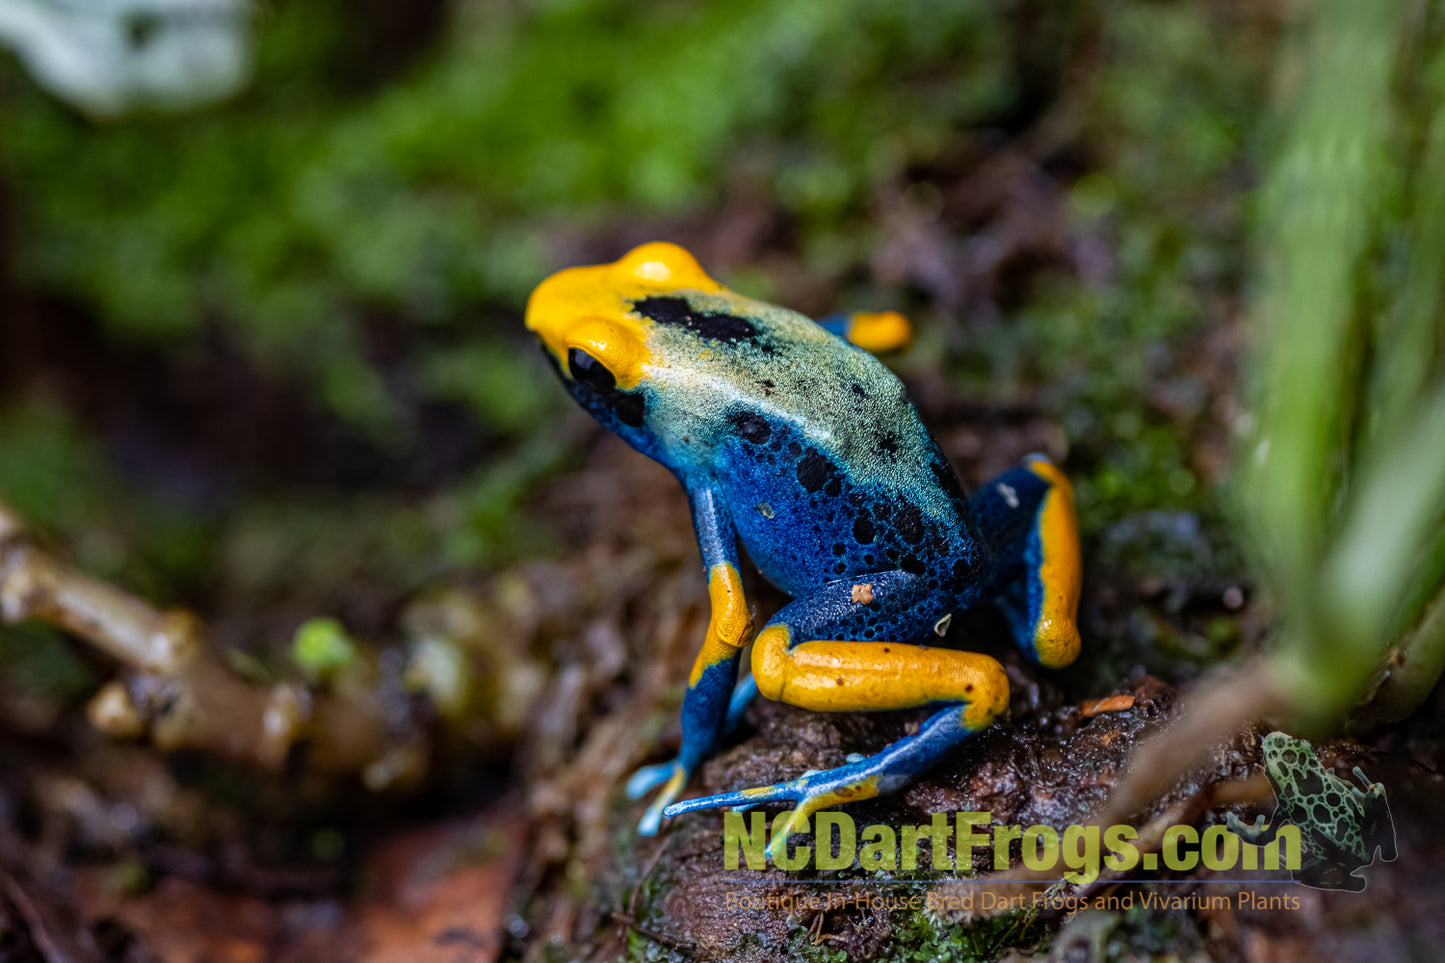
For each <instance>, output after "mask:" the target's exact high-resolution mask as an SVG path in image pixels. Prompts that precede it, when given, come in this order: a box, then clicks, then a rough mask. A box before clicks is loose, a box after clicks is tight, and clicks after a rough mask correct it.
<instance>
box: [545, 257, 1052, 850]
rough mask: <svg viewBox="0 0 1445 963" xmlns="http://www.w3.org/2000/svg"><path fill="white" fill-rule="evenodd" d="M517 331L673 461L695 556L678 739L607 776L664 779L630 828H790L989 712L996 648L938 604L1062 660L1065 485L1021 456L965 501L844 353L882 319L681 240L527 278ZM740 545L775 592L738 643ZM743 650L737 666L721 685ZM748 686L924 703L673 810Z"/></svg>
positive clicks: (878, 382) (742, 615) (870, 363)
mask: <svg viewBox="0 0 1445 963" xmlns="http://www.w3.org/2000/svg"><path fill="white" fill-rule="evenodd" d="M527 327H528V328H530V329H531V330H532V331H533V332H535V333H536V335H537V336H538V337H539V338H540V339H541V342H542V346H543V348H544V349H545V353H546V355H547V357H548V359H549V360H550V361H551V362H552V363H553V365H554V366H555V368H556V369H557V373H558V374H559V375H560V376H561V378H562V383H563V384H564V385H565V386H566V388H567V391H568V392H569V393H570V394H571V395H572V397H573V398H574V399H576V400H577V402H578V403H579V404H580V405H582V407H584V408H586V409H587V410H588V411H589V412H591V413H592V414H593V415H594V416H596V418H597V419H598V420H599V421H601V422H602V423H603V424H604V425H606V426H607V427H608V428H610V429H611V430H612V431H614V432H616V433H617V434H618V435H620V436H621V437H622V438H623V440H625V441H626V442H627V443H628V444H630V445H631V446H632V447H633V448H636V449H637V450H638V451H640V452H642V453H643V454H645V455H647V456H649V457H651V458H653V459H656V460H657V461H659V462H661V463H662V464H663V465H665V466H667V468H668V469H670V470H671V471H672V472H673V474H675V475H676V476H677V478H678V480H679V481H680V482H681V483H682V485H683V487H684V488H685V489H686V490H687V495H688V499H689V502H690V504H691V508H692V516H693V522H694V524H695V526H696V529H697V540H698V544H699V546H700V548H701V551H702V559H703V564H704V566H705V568H706V572H707V580H708V594H709V596H710V599H711V604H712V615H711V620H710V621H709V624H708V628H707V634H706V636H705V637H704V639H703V641H702V648H701V651H700V652H699V653H698V656H697V661H696V663H695V664H694V665H693V668H692V674H691V676H690V678H689V679H688V687H687V694H686V696H685V697H684V699H683V704H682V746H681V750H680V751H679V753H678V755H677V758H675V759H673V760H672V761H670V762H667V763H663V764H661V765H653V766H648V767H645V768H643V769H641V770H640V771H638V772H637V773H636V774H635V775H634V776H633V778H632V779H631V780H630V781H629V783H628V791H629V793H630V795H631V796H632V797H633V798H639V797H641V796H643V795H645V794H647V793H648V792H650V791H652V790H653V789H656V788H657V787H659V786H661V787H662V788H661V791H660V792H659V793H658V795H657V796H656V798H655V800H654V801H653V803H652V804H651V806H650V807H649V808H648V810H647V812H646V814H645V815H644V816H643V818H642V822H641V826H640V829H641V831H642V832H643V833H645V834H652V833H655V832H656V831H657V829H658V827H659V825H660V823H661V820H662V819H663V818H664V817H672V816H675V815H678V814H679V813H684V812H688V811H690V810H695V809H707V808H712V807H720V806H734V807H739V808H746V807H750V806H753V805H757V804H759V803H771V802H786V803H790V804H791V807H792V809H793V810H794V812H795V816H794V817H793V820H794V821H796V820H798V819H801V818H803V817H806V816H807V815H808V814H809V813H811V812H813V811H815V810H817V809H820V808H823V807H825V806H831V805H834V804H837V803H840V802H845V801H848V800H856V799H866V798H869V797H872V796H877V795H880V794H884V793H890V792H894V791H896V790H897V789H899V788H900V787H902V786H904V785H906V784H907V783H908V782H910V781H911V780H913V779H914V778H916V777H917V776H918V775H919V774H920V773H921V772H923V771H924V770H925V769H927V768H928V767H930V766H932V765H933V764H934V763H935V762H937V761H938V760H939V759H940V758H941V757H942V756H943V755H945V754H946V753H947V752H948V751H949V750H950V749H951V748H953V747H954V746H956V745H958V744H959V743H960V742H961V741H962V740H964V739H966V738H968V737H969V736H970V735H972V734H974V733H976V732H978V731H979V730H981V729H983V728H984V727H986V726H987V725H989V723H990V722H992V721H993V719H994V718H995V717H996V716H997V715H998V714H999V713H1000V712H1002V711H1003V710H1004V708H1005V707H1006V706H1007V705H1008V691H1009V687H1008V680H1007V677H1006V676H1005V674H1004V670H1003V667H1002V666H1000V665H999V663H998V662H997V661H995V660H994V659H992V658H990V657H988V656H986V655H980V654H977V653H973V652H966V651H960V650H958V649H954V648H949V647H945V646H944V645H942V644H941V643H942V642H943V637H944V635H945V633H946V632H947V629H948V626H949V622H950V620H951V619H952V617H953V614H954V613H956V612H961V611H964V610H968V609H972V608H974V607H976V606H980V605H984V604H990V603H991V604H994V605H997V606H998V607H999V608H1000V609H1002V611H1003V612H1004V614H1005V616H1006V617H1007V619H1008V621H1009V623H1010V625H1011V628H1012V631H1013V635H1014V637H1015V640H1016V641H1017V643H1018V645H1019V646H1020V647H1021V648H1022V649H1023V651H1024V652H1026V653H1027V654H1028V655H1029V656H1031V657H1032V658H1034V659H1035V660H1037V661H1038V662H1039V663H1041V664H1042V665H1045V666H1050V667H1057V666H1064V665H1068V664H1069V663H1070V662H1072V661H1073V660H1074V658H1075V657H1076V656H1077V655H1078V653H1079V644H1080V642H1079V632H1078V629H1077V627H1076V625H1075V616H1076V611H1077V608H1078V601H1079V580H1080V565H1079V538H1078V528H1077V524H1076V522H1075V518H1074V501H1073V493H1072V490H1071V488H1070V487H1069V483H1068V481H1067V479H1065V477H1064V475H1063V474H1062V473H1061V472H1060V471H1059V470H1058V469H1057V468H1055V467H1054V466H1053V465H1052V464H1050V463H1049V461H1048V460H1047V459H1045V458H1042V457H1031V458H1029V459H1027V460H1026V462H1025V463H1024V464H1023V465H1021V466H1019V467H1017V468H1014V469H1012V470H1010V471H1008V472H1005V473H1004V474H1002V475H1000V476H998V477H997V478H994V479H993V480H991V481H990V482H988V483H987V484H986V485H984V486H983V488H982V489H981V490H980V491H978V492H977V493H975V494H974V495H972V496H965V495H964V493H963V490H962V488H961V487H960V486H959V482H958V479H957V477H956V476H955V475H954V472H953V469H952V468H951V467H950V466H949V464H948V461H947V460H946V459H945V458H944V457H943V454H942V452H941V451H940V450H939V448H938V445H937V443H936V442H935V441H934V440H933V437H932V436H931V435H930V434H929V433H928V430H927V429H926V428H925V427H924V426H923V423H922V422H921V421H920V420H919V417H918V412H917V410H916V409H915V408H914V406H913V403H912V402H911V401H910V400H909V398H908V394H907V392H906V391H905V390H904V388H903V385H902V383H901V382H899V380H898V379H897V378H896V377H895V376H894V375H893V374H892V372H890V371H889V370H888V369H887V368H886V367H885V366H884V365H883V364H882V363H881V362H880V361H878V360H877V358H875V357H874V356H873V355H872V354H871V353H869V350H866V349H870V348H871V349H873V350H880V349H886V348H890V347H893V346H896V345H898V344H899V343H900V342H902V341H905V340H906V339H907V336H908V326H907V322H906V321H905V320H904V319H903V318H902V317H901V316H899V315H896V314H892V313H883V314H854V315H845V316H840V317H834V318H828V319H825V320H823V321H821V322H816V321H813V320H811V319H810V318H807V317H805V316H803V315H801V314H797V313H795V312H793V311H789V310H786V309H784V308H780V307H776V306H774V305H771V304H766V303H763V302H760V301H755V300H753V299H751V298H748V297H744V296H743V295H740V294H737V293H735V292H733V291H730V290H728V289H727V288H725V287H723V286H722V285H721V284H719V283H718V282H717V281H714V280H713V279H712V278H711V277H709V276H708V275H707V274H705V273H704V272H703V270H702V268H701V267H700V266H699V265H698V263H697V261H696V260H695V259H694V258H693V257H692V255H690V254H689V253H688V252H687V251H685V250H683V249H682V248H680V247H677V246H676V245H672V244H664V243H654V244H646V245H643V246H642V247H639V248H637V249H635V250H633V251H632V252H630V253H629V254H627V255H626V256H625V257H623V258H622V259H621V260H619V261H617V262H615V263H612V264H602V265H595V266H589V267H576V268H570V269H568V270H564V271H561V272H559V273H557V274H554V275H552V276H551V277H549V278H547V279H546V280H545V281H543V282H542V284H541V285H539V286H538V288H537V289H536V291H535V292H533V294H532V297H531V299H530V301H529V302H528V305H527ZM739 542H741V543H742V545H743V546H744V547H746V549H747V552H748V556H749V557H750V558H751V559H752V561H753V563H754V564H755V565H756V566H757V567H758V569H759V570H760V571H761V572H762V574H763V576H764V577H765V578H766V579H767V580H768V581H769V582H771V583H772V584H773V585H776V586H777V587H778V588H779V589H781V590H782V591H784V592H786V593H787V594H788V595H790V596H792V598H793V599H794V601H793V602H791V603H790V604H788V605H786V606H784V607H783V608H782V609H781V610H780V611H779V612H778V613H777V614H776V615H774V616H773V617H772V619H770V620H769V621H768V623H767V624H766V625H765V626H763V628H762V629H761V631H759V632H757V633H756V635H755V636H754V635H753V633H752V631H751V628H752V626H751V616H750V612H749V607H748V603H747V600H746V599H745V598H744V597H743V586H742V580H741V579H740V578H739V576H738V543H739ZM749 642H752V644H753V650H752V675H751V677H750V678H749V679H746V680H744V682H743V683H742V684H740V685H738V684H736V683H737V676H738V663H739V661H740V657H741V654H742V651H743V649H744V647H745V646H747V644H748V643H749ZM735 685H736V689H735ZM755 692H761V693H762V694H763V695H764V696H766V697H767V698H769V699H776V700H781V701H783V702H786V703H788V704H790V705H795V706H802V707H804V708H808V709H817V710H824V711H847V710H876V709H903V708H910V707H917V706H936V707H938V711H937V712H936V713H935V714H933V715H932V716H931V717H930V718H929V719H928V720H927V721H926V722H925V723H924V724H923V726H922V728H921V729H920V731H919V732H918V733H917V734H916V735H912V736H909V737H907V738H904V739H901V740H899V741H898V742H896V743H894V744H893V745H891V746H889V747H888V748H886V749H884V750H883V751H882V752H879V753H878V754H876V755H874V756H871V757H867V758H858V759H856V760H855V761H850V762H849V763H848V764H847V765H844V766H840V767H838V768H836V769H829V770H826V771H822V772H811V773H805V774H803V775H802V776H800V777H799V778H797V779H793V780H790V781H788V782H781V783H778V784H777V785H773V786H764V787H759V788H756V789H745V790H742V791H739V792H729V793H722V794H720V795H715V796H708V797H705V798H700V799H691V800H687V801H685V802H676V800H677V797H678V796H679V794H680V793H681V792H682V790H683V788H684V787H685V786H686V784H687V781H688V778H689V777H690V775H691V773H692V771H693V770H694V768H696V767H697V765H698V764H699V763H700V762H701V761H702V760H703V759H705V758H706V757H707V756H708V755H709V754H710V753H712V751H713V749H714V746H715V745H716V743H717V741H718V738H719V736H720V735H721V734H722V733H723V732H725V731H726V729H727V728H728V727H729V726H730V725H731V723H732V721H734V720H735V719H736V717H737V716H738V715H739V714H740V713H741V711H742V709H743V708H744V707H745V706H746V704H747V702H748V700H749V699H750V698H751V697H752V695H753V694H754V693H755ZM792 824H793V823H789V825H792ZM780 836H784V834H779V833H777V832H776V831H775V835H774V838H775V840H776V839H778V838H779V837H780Z"/></svg>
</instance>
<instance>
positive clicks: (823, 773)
mask: <svg viewBox="0 0 1445 963" xmlns="http://www.w3.org/2000/svg"><path fill="white" fill-rule="evenodd" d="M878 768H879V767H878V766H877V761H876V759H860V760H858V761H856V762H851V763H849V764H848V765H846V766H839V767H838V768H836V769H810V770H808V771H807V772H805V773H803V774H802V775H801V776H799V777H798V778H797V779H791V780H789V781H787V782H780V783H775V784H773V785H771V786H755V787H753V788H752V789H738V790H735V791H733V792H723V793H718V794H716V795H713V796H701V797H699V798H697V799H686V800H683V801H682V802H679V803H673V804H672V805H671V806H668V807H667V809H666V810H664V812H663V815H664V816H666V817H668V818H669V819H670V818H672V817H673V816H679V815H681V814H683V813H690V812H694V811H695V810H699V809H724V808H730V809H733V810H737V811H741V810H745V809H751V808H752V807H754V806H761V805H763V804H765V803H789V804H791V805H792V807H793V809H794V810H795V811H796V812H800V813H802V814H803V815H804V816H806V815H807V814H808V813H811V812H814V811H816V810H819V809H822V808H823V807H824V806H834V805H837V804H839V803H845V802H851V801H852V800H855V799H868V798H871V797H873V796H876V795H878V777H879V772H878V771H877V770H878ZM800 818H801V817H800Z"/></svg>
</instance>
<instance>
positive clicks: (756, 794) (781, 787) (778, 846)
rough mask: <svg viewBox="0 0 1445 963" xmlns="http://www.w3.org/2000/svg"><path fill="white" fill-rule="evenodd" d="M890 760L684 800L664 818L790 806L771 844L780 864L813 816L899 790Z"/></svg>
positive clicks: (874, 760) (873, 760)
mask: <svg viewBox="0 0 1445 963" xmlns="http://www.w3.org/2000/svg"><path fill="white" fill-rule="evenodd" d="M888 756H889V752H888V750H885V751H884V752H881V753H879V754H878V755H876V756H871V757H866V758H859V759H858V761H856V762H850V763H849V764H848V765H846V766H839V767H838V768H836V769H823V770H810V771H808V772H805V773H803V775H801V776H799V777H798V778H797V779H791V780H789V781H787V782H780V783H776V784H774V785H772V786H758V787H755V788H753V789H739V790H737V791H735V792H724V793H718V794H717V795H715V796H703V797H701V798H698V799H688V800H684V801H683V802H680V803H673V804H672V805H670V806H668V807H667V808H666V809H664V810H663V813H662V814H663V816H665V817H667V818H669V819H670V818H672V817H673V816H678V815H681V814H682V813H690V812H693V811H695V810H699V809H721V808H731V809H733V810H734V811H742V810H746V809H751V808H752V807H754V806H759V805H763V804H765V803H778V802H781V803H788V804H789V805H790V806H791V809H792V811H791V812H789V813H788V814H787V815H786V817H784V818H783V820H782V821H781V822H774V823H773V838H772V841H771V842H770V843H769V844H768V854H769V855H770V856H771V857H772V858H773V860H774V861H776V860H777V858H778V856H779V855H786V850H785V849H784V847H785V846H786V845H787V837H788V834H789V833H790V832H792V831H793V830H794V828H795V827H797V826H799V825H800V824H801V823H802V822H803V820H805V819H807V818H808V817H809V816H811V815H812V814H813V813H815V812H817V811H818V810H820V809H827V808H829V807H831V806H836V805H839V804H840V803H846V802H853V801H855V800H859V799H872V798H873V797H874V796H877V795H878V794H879V793H880V792H889V791H891V790H892V789H893V788H896V787H895V786H894V785H892V784H891V782H890V780H889V775H890V773H889V770H890V768H891V767H890V765H889V759H888V758H886V757H888ZM894 781H896V780H894Z"/></svg>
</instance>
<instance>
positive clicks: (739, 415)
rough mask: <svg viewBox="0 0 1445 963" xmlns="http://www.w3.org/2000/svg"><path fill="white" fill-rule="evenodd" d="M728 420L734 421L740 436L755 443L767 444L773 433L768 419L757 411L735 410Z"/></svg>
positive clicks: (733, 423) (734, 428) (735, 429)
mask: <svg viewBox="0 0 1445 963" xmlns="http://www.w3.org/2000/svg"><path fill="white" fill-rule="evenodd" d="M728 421H729V422H731V423H732V426H733V430H734V431H736V432H737V433H738V437H739V438H741V439H742V440H743V441H748V442H752V443H753V444H754V445H766V444H767V443H768V439H769V438H771V437H772V435H773V428H772V426H771V425H769V424H768V420H767V419H766V418H764V417H763V416H762V415H760V414H758V413H757V412H755V411H738V412H734V413H733V414H732V415H730V416H729V417H728Z"/></svg>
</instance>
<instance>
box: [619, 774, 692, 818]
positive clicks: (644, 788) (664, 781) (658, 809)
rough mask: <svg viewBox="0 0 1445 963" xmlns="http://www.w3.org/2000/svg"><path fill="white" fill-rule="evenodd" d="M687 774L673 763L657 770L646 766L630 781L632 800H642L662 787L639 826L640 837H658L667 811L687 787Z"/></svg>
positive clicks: (628, 793) (628, 784)
mask: <svg viewBox="0 0 1445 963" xmlns="http://www.w3.org/2000/svg"><path fill="white" fill-rule="evenodd" d="M688 774H689V773H688V768H687V767H686V766H684V765H683V764H682V763H681V762H679V761H678V760H676V759H674V760H673V761H672V762H664V763H659V764H657V765H655V766H643V767H642V768H641V769H639V770H637V771H636V772H635V773H633V774H632V778H631V779H629V780H627V798H629V799H641V798H642V797H643V796H645V795H647V794H648V793H649V792H651V791H652V790H653V789H656V788H657V787H658V786H661V787H662V789H661V790H660V791H659V792H658V794H657V797H656V798H655V799H653V800H652V804H651V805H649V806H648V807H647V812H645V813H643V814H642V819H641V821H640V822H638V824H637V831H638V832H639V833H641V834H642V835H644V836H655V835H657V830H658V829H659V828H660V827H661V826H662V818H663V815H664V810H665V809H666V808H667V806H668V804H669V803H671V802H672V801H673V800H674V799H676V798H677V797H678V795H679V794H680V793H681V792H682V787H683V786H685V785H687V777H688Z"/></svg>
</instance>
